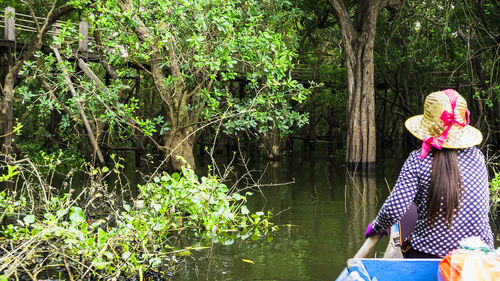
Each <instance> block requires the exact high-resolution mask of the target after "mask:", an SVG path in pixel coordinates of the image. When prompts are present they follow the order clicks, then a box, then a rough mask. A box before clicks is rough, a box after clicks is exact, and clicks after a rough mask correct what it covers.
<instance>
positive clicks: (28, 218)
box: [23, 215, 35, 226]
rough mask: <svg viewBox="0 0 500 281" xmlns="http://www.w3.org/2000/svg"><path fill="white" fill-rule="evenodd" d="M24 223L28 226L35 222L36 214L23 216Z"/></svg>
mask: <svg viewBox="0 0 500 281" xmlns="http://www.w3.org/2000/svg"><path fill="white" fill-rule="evenodd" d="M23 221H24V224H25V225H26V226H28V225H30V224H32V223H34V222H35V216H34V215H27V216H25V217H24V218H23Z"/></svg>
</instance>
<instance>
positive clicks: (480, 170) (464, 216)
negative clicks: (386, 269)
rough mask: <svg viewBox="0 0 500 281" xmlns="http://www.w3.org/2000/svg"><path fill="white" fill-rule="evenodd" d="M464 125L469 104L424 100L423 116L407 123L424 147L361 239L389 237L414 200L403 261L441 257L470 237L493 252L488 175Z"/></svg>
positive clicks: (440, 97)
mask: <svg viewBox="0 0 500 281" xmlns="http://www.w3.org/2000/svg"><path fill="white" fill-rule="evenodd" d="M468 124H469V111H468V110H467V102H466V101H465V99H464V98H463V97H462V96H461V95H460V94H458V93H457V92H456V91H454V90H451V89H448V90H444V91H439V92H434V93H431V94H430V95H428V96H427V98H426V99H425V104H424V114H423V115H418V116H414V117H411V118H409V119H408V120H406V122H405V127H406V128H407V129H408V130H409V131H410V132H411V133H412V134H413V135H414V136H415V137H417V138H419V139H421V140H422V141H423V143H422V148H421V149H420V150H416V151H413V152H412V153H410V156H409V157H408V159H407V160H406V162H405V164H404V165H403V168H402V170H401V173H400V175H399V178H398V180H397V182H396V186H395V187H394V189H393V190H392V192H391V194H390V195H389V197H388V198H387V200H386V201H385V203H384V205H383V206H382V208H381V210H380V212H379V213H378V215H377V217H376V218H375V220H374V221H373V222H372V223H370V224H369V225H368V228H367V230H366V233H365V237H369V236H373V235H377V234H380V233H382V234H383V233H387V229H388V228H389V227H390V226H391V225H393V224H394V223H395V222H396V221H398V220H400V219H401V218H402V217H403V215H404V214H405V213H406V211H407V210H408V208H409V207H410V204H411V203H412V202H413V203H414V204H415V205H416V206H417V213H418V218H417V222H416V225H415V229H414V231H413V233H412V235H411V238H410V239H409V246H410V247H409V248H406V249H407V251H406V252H405V253H403V255H404V256H405V257H406V258H440V257H444V256H446V255H447V254H448V253H449V252H450V251H451V250H453V249H456V248H457V247H458V243H459V242H460V241H461V240H462V239H464V238H467V237H470V236H478V237H480V238H481V240H482V241H483V242H484V243H485V244H486V245H488V246H489V247H490V248H493V234H492V232H491V227H490V225H489V216H488V213H489V189H488V173H487V169H486V164H485V160H484V155H483V154H482V153H481V151H480V150H479V149H478V148H477V147H475V145H477V144H479V143H480V142H481V140H482V138H483V137H482V135H481V132H479V130H477V129H475V128H474V127H472V126H470V125H468ZM403 248H404V247H403Z"/></svg>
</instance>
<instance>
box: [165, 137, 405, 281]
mask: <svg viewBox="0 0 500 281" xmlns="http://www.w3.org/2000/svg"><path fill="white" fill-rule="evenodd" d="M302 151H303V152H295V153H293V155H291V156H289V157H287V158H285V159H283V160H281V161H279V162H274V163H268V162H265V163H262V162H261V163H258V164H255V165H254V166H252V167H253V168H255V169H258V170H261V171H263V170H266V173H265V174H264V176H263V178H262V180H261V182H262V183H268V184H269V183H273V184H275V183H282V182H290V181H294V182H295V183H293V184H288V185H282V186H263V187H261V189H262V195H258V194H256V195H254V196H253V198H252V200H251V202H249V207H250V208H251V209H252V210H254V211H258V210H271V211H272V212H273V213H274V214H277V216H276V217H275V218H274V220H273V221H274V223H275V224H277V225H280V231H279V232H278V233H276V234H275V235H273V237H272V238H273V239H272V241H267V240H265V239H263V240H259V241H256V242H255V241H251V240H245V241H237V242H235V243H234V244H233V245H229V246H222V245H215V246H214V248H213V251H211V250H201V251H198V252H193V254H192V255H191V256H190V257H188V258H187V260H186V263H185V264H184V266H183V268H182V269H181V270H180V272H179V273H178V274H177V275H176V276H175V277H174V280H334V279H335V278H336V277H337V275H338V274H339V273H340V272H341V270H342V269H343V268H344V267H345V262H346V260H347V258H349V257H352V256H353V255H354V254H355V252H356V251H357V250H358V249H359V247H360V246H361V245H362V244H363V242H364V237H363V234H364V231H365V228H366V225H367V224H368V223H369V222H370V221H371V220H373V218H374V217H375V215H376V213H377V210H378V209H379V208H380V206H381V204H382V203H383V201H384V199H385V198H386V197H387V195H388V193H389V189H388V186H391V187H392V185H393V184H394V182H395V180H396V178H397V175H398V173H399V170H400V167H401V165H402V163H403V162H404V160H405V158H406V155H407V154H406V153H405V154H404V155H398V156H394V155H392V154H391V153H389V154H390V155H391V156H390V158H389V159H386V160H384V162H383V163H384V164H379V166H378V169H377V173H375V174H374V175H373V176H372V177H369V178H363V179H361V178H359V177H351V176H349V175H347V174H346V171H345V167H344V166H343V164H342V162H341V161H335V160H334V159H333V158H332V157H329V156H328V153H327V150H326V147H321V146H320V145H317V146H316V149H315V150H314V151H307V150H302ZM387 242H388V240H387V238H385V239H383V240H381V241H380V242H379V243H378V245H377V247H376V251H379V252H381V251H383V250H384V249H385V246H386V245H387ZM244 260H248V261H251V263H250V262H248V261H244Z"/></svg>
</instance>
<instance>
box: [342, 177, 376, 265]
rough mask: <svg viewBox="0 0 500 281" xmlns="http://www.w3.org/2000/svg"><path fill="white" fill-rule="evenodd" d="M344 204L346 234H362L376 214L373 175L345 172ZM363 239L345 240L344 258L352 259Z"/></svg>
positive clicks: (359, 237) (374, 179)
mask: <svg viewBox="0 0 500 281" xmlns="http://www.w3.org/2000/svg"><path fill="white" fill-rule="evenodd" d="M345 194H346V198H345V204H346V215H347V218H348V219H347V226H346V228H347V232H348V233H356V234H358V233H364V232H365V229H366V226H367V225H368V224H369V223H370V222H371V221H372V220H373V219H374V218H375V216H376V214H377V204H376V203H377V200H376V198H377V179H376V177H375V174H361V173H354V174H351V173H350V172H346V188H345ZM363 242H364V237H363V236H360V235H353V236H352V238H351V239H347V241H346V245H347V246H346V247H345V252H344V256H346V257H352V256H354V254H355V253H356V251H357V250H358V247H359V245H361V244H363Z"/></svg>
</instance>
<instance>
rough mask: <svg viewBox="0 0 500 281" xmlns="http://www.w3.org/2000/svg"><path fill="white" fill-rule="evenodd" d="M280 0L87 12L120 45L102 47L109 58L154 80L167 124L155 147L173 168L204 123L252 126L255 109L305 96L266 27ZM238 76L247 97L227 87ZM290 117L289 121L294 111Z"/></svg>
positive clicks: (108, 5) (128, 0) (126, 0)
mask: <svg viewBox="0 0 500 281" xmlns="http://www.w3.org/2000/svg"><path fill="white" fill-rule="evenodd" d="M283 2H284V3H285V2H286V1H283ZM276 5H278V6H276ZM281 5H285V4H283V3H281V1H259V2H255V1H251V0H247V1H148V2H147V3H146V2H144V1H140V0H122V1H117V0H115V1H97V2H96V3H95V4H94V6H93V7H94V9H95V15H96V16H95V17H94V16H92V14H94V13H92V12H90V13H89V14H90V16H89V17H90V19H91V22H93V23H94V24H95V25H97V26H98V28H99V29H100V30H101V31H100V32H101V33H102V44H103V45H105V46H110V47H111V48H112V49H114V50H123V51H121V52H119V51H117V52H116V53H114V54H113V53H108V54H107V55H108V61H115V62H117V61H118V62H119V63H121V64H125V63H128V64H134V65H137V66H138V67H139V68H140V69H141V70H142V72H145V73H147V74H148V75H149V76H150V77H151V79H152V80H153V82H154V86H155V92H156V93H157V95H158V96H159V97H160V100H161V105H162V107H163V111H164V120H165V124H166V127H167V129H166V130H164V132H163V137H162V145H161V146H160V147H158V148H159V149H160V150H162V151H163V152H164V154H165V156H166V157H167V158H168V163H169V165H168V166H169V167H171V168H173V169H179V168H180V166H181V165H182V161H181V160H179V159H178V156H180V157H182V158H184V160H186V161H187V163H189V164H190V165H191V166H194V157H193V144H194V140H195V135H196V133H197V131H198V129H199V128H200V127H202V126H204V125H205V124H207V123H209V122H211V121H213V120H215V119H223V120H226V121H227V120H231V118H230V117H231V116H232V117H238V118H239V120H246V122H245V124H243V126H236V127H238V128H243V127H245V126H246V127H248V126H254V127H255V126H257V125H252V122H253V123H255V124H257V123H259V120H258V118H259V117H262V116H261V114H259V113H262V112H265V111H266V110H268V109H269V108H271V107H273V108H274V107H277V108H281V109H285V110H286V111H288V110H289V109H290V108H289V106H288V104H287V101H286V100H287V99H288V98H289V97H292V98H294V99H298V100H301V99H303V98H304V97H305V96H304V93H305V92H306V91H304V89H303V87H302V86H301V85H300V84H298V83H297V82H296V81H294V80H292V79H290V76H289V74H288V73H287V70H288V69H290V68H291V67H292V63H291V62H292V58H293V56H294V54H293V52H292V50H291V49H289V47H288V46H287V44H286V40H285V37H284V36H282V35H281V34H280V33H278V32H275V31H273V30H272V28H270V27H269V25H270V23H271V22H272V19H273V18H272V17H273V16H275V14H273V13H274V12H275V11H276V9H277V7H278V8H281V7H282V6H281ZM275 8H276V9H275ZM278 12H279V11H278ZM237 77H239V78H240V79H241V78H242V79H244V80H245V81H246V82H247V86H246V88H245V96H246V97H247V98H246V99H241V98H239V97H238V96H237V95H234V93H232V92H231V91H230V87H228V83H229V82H230V81H232V80H234V79H236V78H237ZM248 97H251V98H248ZM275 111H279V110H275ZM290 118H291V119H287V121H288V123H290V122H289V121H290V120H292V121H293V120H294V118H295V119H297V120H299V119H301V116H298V115H296V114H295V115H294V114H292V115H290ZM264 121H265V122H268V121H269V119H268V117H267V116H266V118H265V120H264ZM233 127H235V126H233Z"/></svg>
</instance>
